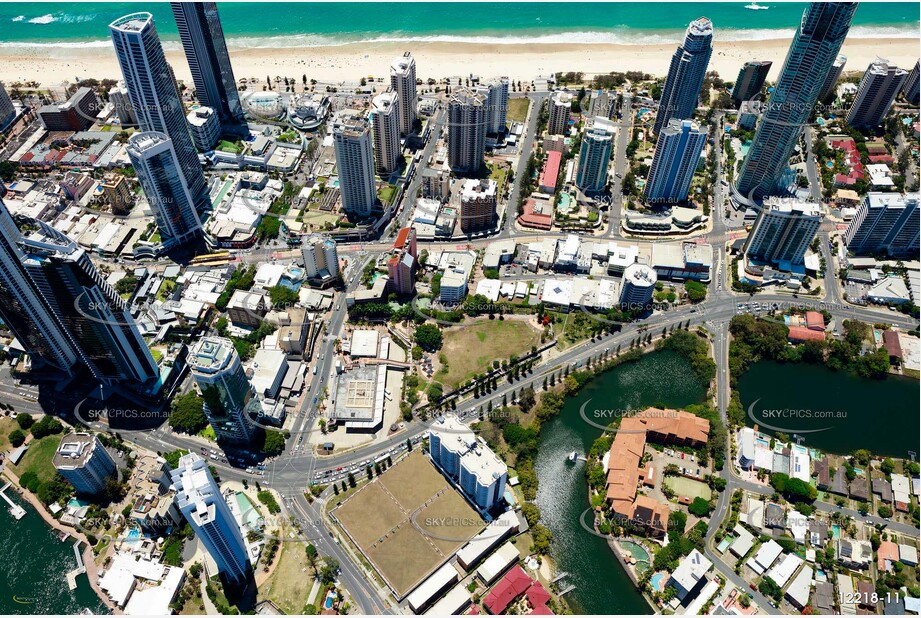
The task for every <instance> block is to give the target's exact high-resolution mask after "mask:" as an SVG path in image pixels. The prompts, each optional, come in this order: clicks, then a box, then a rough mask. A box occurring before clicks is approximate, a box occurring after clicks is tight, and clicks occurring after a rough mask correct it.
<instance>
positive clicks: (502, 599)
mask: <svg viewBox="0 0 921 618" xmlns="http://www.w3.org/2000/svg"><path fill="white" fill-rule="evenodd" d="M530 586H531V578H530V577H528V574H527V573H525V572H524V569H522V568H521V566H520V565H518V564H516V565H515V566H514V567H512V570H511V571H509V572H508V573H506V574H505V577H503V578H502V579H501V580H499V583H498V584H496V585H495V586H493V588H492V590H490V591H489V594H487V595H486V598H485V599H484V600H483V606H484V607H485V608H486V609H487V610H489V613H490V614H493V615H496V614H501V613H502V612H504V611H505V610H506V609H508V606H509V605H511V604H512V601H514V600H515V599H517V598H518V597H520V596H521V595H522V594H524V593H525V591H527V589H528V588H529V587H530Z"/></svg>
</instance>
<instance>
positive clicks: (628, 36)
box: [228, 25, 918, 49]
mask: <svg viewBox="0 0 921 618" xmlns="http://www.w3.org/2000/svg"><path fill="white" fill-rule="evenodd" d="M794 33H795V29H793V28H790V29H769V28H764V29H732V28H725V29H716V30H715V31H714V38H715V39H716V40H717V41H759V40H776V39H791V38H792V37H793V35H794ZM917 33H918V29H917V25H914V26H912V25H906V26H855V27H853V28H851V31H850V34H849V35H848V36H849V37H850V38H855V39H916V38H917V36H918V34H917ZM683 35H684V30H683V29H682V30H674V31H663V30H660V31H656V32H644V31H639V30H634V29H632V28H621V29H613V30H605V31H566V32H556V33H539V32H534V33H521V32H519V33H510V34H430V35H425V34H404V33H399V32H397V33H392V34H382V35H378V36H365V35H360V34H354V35H351V36H349V35H343V36H329V35H317V34H301V35H294V34H286V35H277V36H268V37H250V36H240V37H235V36H233V35H231V36H229V37H228V45H230V47H232V48H235V49H273V48H286V47H337V46H343V45H355V44H375V43H401V44H412V43H417V44H425V43H448V44H450V43H455V44H456V43H461V44H463V43H466V44H479V45H533V44H542V45H564V44H570V45H571V44H577V45H579V44H581V45H671V44H677V43H678V42H680V40H681V37H682V36H683Z"/></svg>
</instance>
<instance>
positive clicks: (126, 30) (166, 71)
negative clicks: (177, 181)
mask: <svg viewBox="0 0 921 618" xmlns="http://www.w3.org/2000/svg"><path fill="white" fill-rule="evenodd" d="M109 31H110V33H111V35H112V42H113V43H114V44H115V55H116V56H117V57H118V64H119V65H120V66H121V70H122V76H123V77H124V79H125V87H126V88H127V89H128V95H129V96H130V97H131V104H132V107H133V109H134V114H135V116H137V121H138V126H139V127H140V128H141V131H159V132H161V133H165V134H166V135H167V136H168V137H169V139H170V140H171V141H172V142H173V148H174V149H175V152H176V158H177V160H178V161H179V169H180V170H181V172H182V175H183V177H184V178H185V183H186V186H187V187H188V189H189V193H190V194H191V196H192V203H193V204H194V205H195V209H196V210H197V211H198V214H199V215H201V216H203V215H204V214H206V213H208V212H210V211H211V208H212V206H211V199H210V198H209V196H208V184H207V183H206V182H205V176H204V174H203V173H202V169H201V163H199V162H198V153H197V152H196V150H195V144H193V143H192V136H191V134H190V133H189V127H188V125H187V124H186V119H185V110H184V109H183V107H182V101H181V100H180V98H179V93H178V91H177V90H176V81H175V80H174V78H173V73H172V70H171V69H170V67H169V65H168V64H167V62H166V56H164V55H163V46H162V45H161V44H160V37H159V36H157V29H156V27H155V26H154V21H153V17H152V16H151V14H150V13H133V14H131V15H125V16H124V17H120V18H119V19H116V20H115V21H113V22H112V23H111V24H109Z"/></svg>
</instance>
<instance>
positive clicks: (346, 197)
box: [333, 117, 377, 217]
mask: <svg viewBox="0 0 921 618" xmlns="http://www.w3.org/2000/svg"><path fill="white" fill-rule="evenodd" d="M333 145H334V147H335V151H336V168H337V169H338V171H339V191H340V192H341V195H342V207H343V208H344V209H345V211H346V212H348V213H352V214H355V215H358V216H360V217H368V216H370V215H371V211H372V210H373V208H374V204H375V201H376V200H377V192H376V191H375V184H374V148H373V147H372V141H371V125H370V123H369V122H368V119H367V118H359V117H352V118H349V119H348V120H347V121H345V122H344V123H343V124H341V125H340V126H338V127H336V128H335V129H334V131H333Z"/></svg>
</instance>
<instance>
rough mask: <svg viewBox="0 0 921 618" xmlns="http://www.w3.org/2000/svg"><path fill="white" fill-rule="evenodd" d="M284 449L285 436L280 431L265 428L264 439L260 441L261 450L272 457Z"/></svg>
mask: <svg viewBox="0 0 921 618" xmlns="http://www.w3.org/2000/svg"><path fill="white" fill-rule="evenodd" d="M283 450H285V436H284V434H283V433H281V432H280V431H273V430H271V429H266V430H265V441H264V442H263V443H262V452H263V453H265V454H266V455H268V456H269V457H272V456H274V455H278V454H279V453H281V452H282V451H283Z"/></svg>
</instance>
